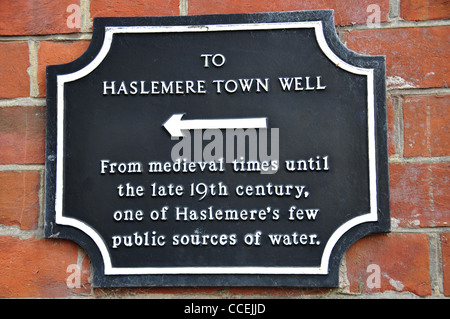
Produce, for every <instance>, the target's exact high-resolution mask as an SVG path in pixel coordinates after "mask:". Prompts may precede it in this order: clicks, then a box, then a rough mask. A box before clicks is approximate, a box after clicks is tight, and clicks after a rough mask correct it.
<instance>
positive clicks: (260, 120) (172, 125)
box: [163, 114, 267, 137]
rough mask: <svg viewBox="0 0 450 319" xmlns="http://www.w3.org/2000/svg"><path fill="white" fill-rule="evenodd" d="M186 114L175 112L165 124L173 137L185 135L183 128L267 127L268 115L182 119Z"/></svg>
mask: <svg viewBox="0 0 450 319" xmlns="http://www.w3.org/2000/svg"><path fill="white" fill-rule="evenodd" d="M183 116H184V114H173V115H172V116H171V117H170V118H169V119H168V120H167V121H166V122H165V123H164V124H163V126H164V128H165V129H166V130H167V131H168V132H169V133H170V135H171V136H172V137H183V136H184V134H183V132H182V130H201V129H237V128H242V129H244V128H267V118H266V117H255V118H241V119H214V120H211V119H202V120H182V119H181V118H182V117H183Z"/></svg>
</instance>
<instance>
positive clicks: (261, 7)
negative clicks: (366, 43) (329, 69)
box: [189, 0, 389, 25]
mask: <svg viewBox="0 0 450 319" xmlns="http://www.w3.org/2000/svg"><path fill="white" fill-rule="evenodd" d="M371 4H373V1H372V0H359V1H357V0H350V1H348V0H347V1H345V0H308V1H293V0H288V1H286V0H244V1H243V0H231V1H221V0H189V14H223V13H248V12H275V11H292V10H318V9H334V10H335V12H334V15H335V23H336V24H338V25H350V24H354V23H358V24H363V23H367V20H369V21H370V22H373V14H374V13H375V11H374V9H373V7H369V5H371ZM377 6H378V7H377V8H376V10H378V8H379V13H380V14H379V20H380V21H381V22H384V21H387V17H388V12H389V1H388V0H382V1H377ZM377 12H378V11H377Z"/></svg>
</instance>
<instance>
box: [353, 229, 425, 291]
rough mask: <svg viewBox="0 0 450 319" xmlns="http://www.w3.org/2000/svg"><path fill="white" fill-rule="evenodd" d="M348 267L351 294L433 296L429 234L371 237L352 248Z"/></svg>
mask: <svg viewBox="0 0 450 319" xmlns="http://www.w3.org/2000/svg"><path fill="white" fill-rule="evenodd" d="M346 265H347V277H348V280H349V283H350V292H353V293H379V292H385V291H398V292H411V293H414V294H416V295H418V296H430V295H431V280H430V266H429V244H428V235H426V234H389V235H372V236H368V237H366V238H363V239H361V240H359V241H358V242H356V243H355V244H354V245H353V246H352V247H350V249H349V250H348V251H347V253H346ZM375 279H379V281H378V282H377V280H375Z"/></svg>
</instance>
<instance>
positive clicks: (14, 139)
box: [0, 106, 45, 164]
mask: <svg viewBox="0 0 450 319" xmlns="http://www.w3.org/2000/svg"><path fill="white" fill-rule="evenodd" d="M44 162H45V107H43V106H30V107H22V106H13V107H4V108H0V164H43V163H44Z"/></svg>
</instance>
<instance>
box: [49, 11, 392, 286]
mask: <svg viewBox="0 0 450 319" xmlns="http://www.w3.org/2000/svg"><path fill="white" fill-rule="evenodd" d="M384 79H385V60H384V57H380V56H376V57H369V56H363V55H359V54H356V53H354V52H352V51H349V50H348V49H346V48H345V46H344V45H343V44H342V43H341V42H340V41H339V39H338V37H337V35H336V31H335V29H334V20H333V12H332V11H330V10H325V11H305V12H284V13H267V14H245V15H215V16H187V17H145V18H96V19H94V32H93V36H92V41H91V45H90V46H89V48H88V49H87V51H86V52H85V53H84V54H83V55H82V56H81V57H80V58H79V59H77V60H75V61H73V62H71V63H68V64H64V65H58V66H48V67H47V83H48V89H47V90H48V91H47V111H48V113H47V122H48V125H47V151H46V156H47V157H46V159H47V160H46V217H45V235H46V237H50V238H67V239H70V240H73V241H75V242H77V243H78V244H79V245H80V246H81V247H83V248H84V249H85V250H86V251H87V252H88V254H89V257H90V260H91V262H92V264H93V269H94V283H93V284H94V286H190V285H192V286H336V285H337V284H338V270H339V264H340V260H341V257H342V255H343V254H344V252H345V251H346V249H347V248H348V247H349V246H350V245H352V244H353V243H354V242H355V241H356V240H358V239H360V238H361V237H363V236H365V235H367V234H369V233H373V232H385V231H388V230H389V196H388V170H387V142H386V140H387V133H386V102H385V100H386V98H385V82H384Z"/></svg>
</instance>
